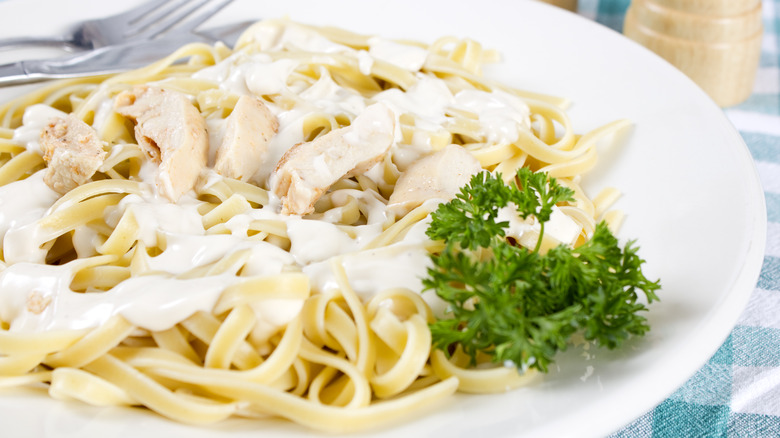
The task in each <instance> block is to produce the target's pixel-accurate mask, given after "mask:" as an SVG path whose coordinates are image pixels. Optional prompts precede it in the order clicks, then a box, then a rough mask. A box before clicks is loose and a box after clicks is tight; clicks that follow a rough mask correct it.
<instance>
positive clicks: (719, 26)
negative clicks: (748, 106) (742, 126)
mask: <svg viewBox="0 0 780 438" xmlns="http://www.w3.org/2000/svg"><path fill="white" fill-rule="evenodd" d="M623 33H624V34H625V35H626V36H627V37H629V38H631V39H633V40H634V41H637V42H638V43H640V44H642V45H643V46H645V47H647V48H648V49H650V50H652V51H653V52H655V53H657V54H658V55H660V56H661V57H663V58H664V59H666V60H667V61H669V62H670V63H672V64H673V65H675V66H676V67H677V68H679V69H680V70H681V71H682V72H683V73H685V74H686V75H688V77H690V78H691V79H693V81H694V82H696V83H697V84H698V85H699V86H700V87H701V88H702V89H704V91H705V92H707V94H709V95H710V97H712V99H713V100H714V101H715V102H716V103H717V104H718V105H720V106H721V107H726V106H731V105H736V104H738V103H740V102H742V101H744V100H745V99H747V98H748V97H749V96H750V94H751V92H752V90H753V82H754V81H755V77H756V70H757V69H758V62H759V58H760V55H761V37H762V34H763V25H762V22H761V0H632V2H631V6H630V7H629V9H628V11H627V12H626V19H625V23H624V26H623Z"/></svg>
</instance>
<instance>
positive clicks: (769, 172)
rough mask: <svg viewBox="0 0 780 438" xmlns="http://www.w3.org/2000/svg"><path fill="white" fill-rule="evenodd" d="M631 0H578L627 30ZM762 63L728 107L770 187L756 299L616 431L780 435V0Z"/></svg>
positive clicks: (766, 0)
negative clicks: (668, 389)
mask: <svg viewBox="0 0 780 438" xmlns="http://www.w3.org/2000/svg"><path fill="white" fill-rule="evenodd" d="M629 4H630V1H629V0H579V13H580V14H581V15H583V16H585V17H587V18H590V19H593V20H595V21H597V22H599V23H601V24H603V25H605V26H608V27H611V28H612V29H615V30H617V31H622V28H623V17H624V15H625V12H626V9H627V8H628V6H629ZM762 8H763V14H764V39H763V47H762V54H761V64H760V67H759V71H758V74H757V77H756V84H755V87H754V90H753V94H752V95H751V97H750V98H749V99H748V100H747V101H746V102H744V103H742V104H740V105H737V106H734V107H731V108H727V109H726V110H725V112H726V115H727V116H728V117H729V119H730V120H731V121H732V123H733V124H734V126H736V128H737V129H738V130H739V132H740V133H741V134H742V137H743V138H744V139H745V142H746V143H747V145H748V147H749V149H750V152H751V153H752V155H753V158H754V159H755V162H756V166H757V168H758V171H759V174H760V176H761V182H762V184H763V187H764V191H765V193H766V203H767V215H768V218H767V219H768V230H767V232H768V233H767V248H766V255H765V257H764V265H763V268H762V271H761V276H760V278H759V280H758V284H757V285H756V289H755V291H754V292H753V294H752V296H751V298H750V302H749V303H748V305H747V308H746V309H745V311H744V313H743V314H742V316H741V317H740V319H739V321H738V322H737V326H736V327H735V328H734V330H733V331H732V332H731V334H730V335H729V337H728V339H727V340H726V342H725V343H724V344H723V345H722V346H721V347H720V349H719V350H718V352H717V353H716V354H715V355H714V356H713V357H712V358H711V359H710V360H709V362H707V364H706V365H705V366H704V367H703V368H702V369H700V370H699V371H698V372H697V373H696V374H695V375H694V376H693V377H691V378H690V380H688V382H687V383H685V384H684V385H683V386H682V387H681V388H679V389H678V390H677V391H676V392H675V393H674V394H672V395H671V396H670V397H669V398H668V399H667V400H665V401H664V402H663V403H661V404H660V405H658V406H656V407H655V408H654V409H653V410H651V411H650V412H648V413H647V414H645V415H643V416H642V417H640V418H638V419H637V420H635V421H634V422H633V423H631V424H629V425H627V426H626V427H625V428H624V429H622V430H620V431H619V432H617V433H616V434H614V435H613V437H620V438H623V437H632V438H633V437H653V438H666V437H675V438H676V437H780V49H779V47H780V0H763V3H762Z"/></svg>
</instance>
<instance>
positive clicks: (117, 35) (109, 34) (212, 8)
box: [0, 0, 233, 51]
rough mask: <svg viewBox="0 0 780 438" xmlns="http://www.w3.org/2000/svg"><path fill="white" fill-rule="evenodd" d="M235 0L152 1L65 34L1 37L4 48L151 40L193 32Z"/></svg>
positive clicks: (89, 45) (90, 46)
mask: <svg viewBox="0 0 780 438" xmlns="http://www.w3.org/2000/svg"><path fill="white" fill-rule="evenodd" d="M232 1H233V0H149V1H147V2H145V3H143V4H141V5H139V6H137V7H135V8H132V9H129V10H127V11H124V12H120V13H118V14H116V15H112V16H110V17H105V18H98V19H93V20H85V21H82V22H81V23H77V24H75V25H74V26H73V27H72V28H71V29H70V30H69V31H68V33H67V34H65V35H59V36H51V37H46V36H44V37H15V38H0V49H7V48H14V47H23V46H46V47H59V48H63V49H66V50H71V51H78V50H92V49H96V48H99V47H105V46H108V45H113V44H122V43H128V42H133V41H141V40H148V39H152V38H155V37H158V36H161V35H164V34H166V33H168V32H169V31H176V32H191V31H192V30H194V29H195V28H196V27H198V26H199V25H200V24H201V23H203V22H204V21H206V20H207V19H208V18H210V17H211V16H212V15H214V14H215V13H217V12H218V11H220V10H221V9H222V8H224V7H225V6H227V5H228V4H229V3H230V2H232ZM196 12H197V13H196Z"/></svg>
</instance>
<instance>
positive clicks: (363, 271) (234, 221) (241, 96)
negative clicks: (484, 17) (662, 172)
mask: <svg viewBox="0 0 780 438" xmlns="http://www.w3.org/2000/svg"><path fill="white" fill-rule="evenodd" d="M495 59H496V56H495V53H494V52H492V51H490V50H485V49H483V48H482V47H481V45H480V44H479V43H477V42H475V41H471V40H461V39H455V38H442V39H440V40H438V41H436V42H434V43H433V44H431V45H429V46H425V45H422V44H417V43H402V42H393V41H389V40H385V39H381V38H377V37H366V36H362V35H356V34H352V33H349V32H346V31H342V30H338V29H332V28H316V27H312V26H306V25H303V24H298V23H293V22H289V21H286V20H267V21H264V22H261V23H258V24H256V25H255V26H253V27H252V28H250V29H249V30H247V31H246V33H245V34H244V35H243V36H242V37H241V39H240V40H239V42H238V43H237V45H236V47H235V48H234V49H229V48H227V47H225V46H224V45H221V44H217V45H215V46H207V45H203V44H192V45H188V46H185V47H182V48H181V49H180V50H178V51H177V52H176V53H173V54H171V55H170V56H169V57H167V58H166V59H164V60H161V61H160V62H157V63H155V64H153V65H150V66H148V67H146V68H143V69H140V70H136V71H131V72H127V73H122V74H117V75H114V76H110V77H98V78H87V79H78V80H66V81H60V82H57V83H54V84H52V85H49V86H46V87H43V88H41V89H40V90H38V91H35V92H33V93H31V94H29V95H27V96H24V97H22V98H19V99H17V100H14V101H11V102H9V103H6V104H5V105H3V106H2V107H0V209H2V212H1V213H0V242H2V252H0V257H1V259H0V260H1V261H0V324H2V326H1V327H0V328H1V330H0V386H9V385H11V386H13V385H28V384H46V385H48V388H49V394H50V395H51V396H52V397H55V398H58V399H76V400H80V401H82V402H85V403H89V404H93V405H98V406H111V405H141V406H145V407H147V408H149V409H151V410H153V411H156V412H158V413H159V414H161V415H164V416H166V417H169V418H171V419H174V420H176V421H181V422H185V423H192V424H202V423H211V422H216V421H220V420H223V419H225V418H228V417H230V416H249V417H263V416H268V415H273V416H280V417H284V418H287V419H290V420H292V421H295V422H298V423H300V424H303V425H305V426H307V427H311V428H314V429H318V430H324V431H332V432H346V431H353V430H361V429H366V428H370V427H379V426H381V425H385V424H390V423H392V422H394V421H397V420H398V419H399V418H405V417H408V416H411V415H415V413H416V412H418V411H421V410H423V408H425V407H427V406H430V405H432V404H434V402H435V401H436V400H438V399H441V398H443V397H446V396H448V395H450V394H452V393H453V392H455V391H457V390H460V391H464V392H500V391H506V390H507V389H510V388H513V387H517V386H521V385H525V384H528V382H529V381H531V380H533V379H534V376H533V374H532V373H531V372H530V371H529V372H526V373H525V374H519V373H518V371H517V370H516V369H515V368H514V367H503V366H498V367H492V368H491V367H485V366H481V367H477V368H469V367H468V361H467V360H465V357H463V356H462V355H461V354H460V353H459V352H456V353H455V354H454V355H453V356H452V358H449V359H448V358H447V357H446V356H445V355H444V354H443V353H442V352H441V351H435V350H432V348H431V333H430V330H429V329H428V323H429V322H432V321H433V320H434V318H436V317H437V316H440V315H441V314H442V308H441V302H439V301H438V300H437V297H436V296H435V294H433V293H432V292H430V291H425V292H423V291H422V285H421V277H422V276H424V275H425V273H426V268H427V267H428V266H429V255H430V254H431V253H433V252H436V251H437V250H439V249H441V244H440V243H438V242H433V241H430V240H429V239H427V238H426V237H425V234H424V231H425V228H426V226H427V224H428V221H429V217H430V213H431V212H432V211H433V210H434V209H435V208H436V205H437V203H438V202H440V201H441V199H438V200H437V199H431V200H424V199H418V200H414V199H412V200H401V201H399V200H398V199H396V197H398V198H401V197H402V195H403V193H400V192H401V191H402V190H401V189H400V187H401V185H402V184H404V182H403V181H404V180H405V178H408V177H409V175H412V174H413V173H414V170H413V169H414V168H415V166H416V163H419V162H421V160H422V159H423V158H425V157H430V156H433V155H434V154H438V153H440V152H441V153H444V152H446V151H451V150H452V149H451V147H452V146H451V145H456V147H457V148H458V150H459V151H461V152H457V151H455V152H452V153H462V151H466V153H467V154H468V156H470V157H473V158H468V160H473V161H474V162H475V163H478V167H479V169H485V170H488V171H493V172H500V173H501V174H502V175H505V176H506V177H507V178H509V177H511V175H513V174H514V173H515V171H516V170H517V169H518V168H520V167H523V166H526V167H530V168H531V169H533V170H535V171H536V170H541V171H545V172H549V173H550V174H551V176H554V177H556V178H558V179H559V181H560V182H561V183H562V184H563V185H565V186H567V187H570V188H572V189H573V190H574V191H575V200H574V201H573V202H570V203H568V204H567V205H565V206H561V207H560V209H559V211H560V213H561V214H560V217H559V219H557V220H560V221H562V223H565V224H568V225H571V226H573V227H574V228H575V229H576V233H575V234H574V235H573V236H570V237H568V239H569V240H570V241H571V242H570V243H571V244H578V243H581V242H583V241H584V240H585V239H587V238H588V236H589V234H590V233H592V231H593V229H594V226H595V223H596V222H598V221H599V220H602V219H609V220H610V221H612V222H613V225H615V226H617V223H618V222H619V219H620V215H619V213H618V212H614V211H611V210H610V206H611V205H612V203H613V202H614V201H615V199H616V198H617V197H618V196H619V194H618V192H617V191H616V190H614V189H608V190H606V191H604V192H603V193H601V194H598V195H597V196H596V197H594V198H592V199H591V198H590V197H588V196H587V195H586V194H585V192H584V191H583V190H582V188H581V187H580V186H579V182H580V178H581V175H583V174H584V173H586V172H587V171H588V170H589V169H590V168H592V167H593V165H594V163H595V161H596V159H597V152H596V145H597V143H598V142H599V141H600V140H601V139H604V138H607V137H609V136H610V135H611V134H612V133H613V132H615V131H616V130H618V129H621V128H622V127H623V126H625V124H626V122H624V121H618V122H613V123H610V124H608V125H606V126H604V127H602V128H599V129H596V130H594V131H592V132H589V133H586V134H584V135H579V134H576V133H574V132H573V130H572V127H571V123H570V122H569V118H568V116H567V114H566V113H565V107H566V104H567V102H566V101H565V100H562V99H558V98H553V97H549V96H543V95H539V94H533V93H528V92H523V91H520V90H516V89H512V88H510V87H507V86H505V85H502V84H498V83H494V82H491V81H490V80H488V79H486V78H484V77H482V76H481V66H482V65H483V64H484V63H485V62H491V61H494V60H495ZM160 90H162V91H160ZM154 93H158V94H159V95H160V96H165V97H161V98H160V99H170V100H171V101H175V102H174V103H171V104H170V105H171V106H170V107H165V110H164V111H163V110H156V109H154V108H157V107H156V106H155V105H152V106H151V107H150V108H151V109H149V108H141V106H142V105H143V104H144V102H145V101H146V99H153V98H155V97H154V96H155V95H154ZM171 96H174V97H177V96H183V100H176V99H174V98H172V97H171ZM246 96H253V97H254V99H255V100H254V101H248V100H246V99H245V97H246ZM258 101H259V102H258ZM160 102H162V101H160ZM166 102H167V101H166ZM159 105H163V104H162V103H159ZM166 105H168V103H166ZM178 108H188V109H186V110H184V111H185V112H183V113H182V114H179V115H177V116H176V117H179V118H176V117H173V116H171V114H173V113H175V112H176V111H179V110H178ZM154 111H158V112H160V113H161V114H153V115H150V113H151V112H154ZM186 111H194V116H192V114H190V113H187V112H186ZM244 111H246V113H244ZM264 111H267V112H264ZM234 113H235V114H239V113H241V114H246V117H249V115H251V114H257V117H259V118H257V119H253V120H252V122H251V123H250V125H251V126H244V125H241V121H240V120H238V119H239V117H238V116H235V117H233V118H231V115H232V114H234ZM67 114H69V115H71V116H73V117H75V120H76V122H73V123H74V124H73V125H68V126H67V127H66V128H65V129H66V131H67V132H68V133H69V134H67V135H70V133H73V132H75V130H76V129H77V126H81V125H80V124H79V123H84V125H85V126H86V127H87V128H84V129H89V130H90V131H88V132H93V131H94V135H93V134H76V133H74V134H73V135H74V136H76V137H77V138H78V141H77V142H75V143H74V145H72V146H68V147H70V148H72V149H68V150H65V151H64V152H63V150H61V149H56V148H57V147H65V146H56V147H55V146H52V145H51V144H50V143H47V142H50V141H51V140H47V139H46V138H45V137H46V136H47V135H55V136H56V135H59V134H57V132H58V131H57V129H58V128H57V125H56V123H55V122H52V120H68V119H67V118H66V115H67ZM176 114H178V113H176ZM269 114H270V115H269ZM388 114H389V116H388ZM168 116H171V120H174V123H175V124H178V123H182V124H184V121H186V120H187V119H186V118H187V117H194V118H195V119H196V120H197V121H199V122H198V123H204V124H205V127H206V128H207V131H204V132H207V134H206V136H207V138H205V139H203V138H197V137H195V138H189V137H186V135H189V134H188V133H189V132H190V131H191V130H194V129H195V128H192V127H191V126H190V125H186V126H184V125H182V126H178V125H175V126H167V127H164V129H161V130H160V132H151V133H147V132H145V131H144V129H147V128H148V127H149V126H151V124H153V123H155V122H149V120H150V119H153V120H161V119H162V118H165V117H168ZM69 117H70V116H69ZM77 122H78V123H77ZM62 123H65V122H62ZM262 123H266V124H267V128H265V129H267V130H270V131H272V132H270V134H269V132H262V133H261V136H263V139H264V140H262V141H261V140H257V141H259V142H261V143H262V144H259V145H257V146H256V147H255V149H252V150H251V151H248V152H247V151H244V152H245V153H252V154H259V155H248V156H241V155H240V153H244V152H241V150H239V149H234V150H229V149H228V146H224V145H225V144H227V141H228V140H226V139H229V138H232V137H231V136H236V137H240V136H241V135H244V140H243V141H248V140H246V136H247V135H248V134H246V132H250V133H251V132H254V131H251V130H252V129H259V128H258V126H260V125H261V124H262ZM361 126H365V127H364V128H363V127H361ZM386 128H387V129H386ZM79 129H81V128H79ZM148 129H151V128H148ZM92 130H93V131H92ZM242 130H247V131H246V132H245V131H242ZM49 131H51V132H52V133H49ZM55 131H57V132H55ZM185 131H186V132H185ZM252 135H254V136H253V137H252V138H253V139H259V138H260V137H258V136H257V135H256V134H252ZM93 137H94V139H96V141H97V143H96V144H97V145H98V146H97V149H95V150H93V151H92V152H93V155H95V154H97V155H104V157H103V158H102V159H100V160H99V162H98V163H96V164H95V165H94V166H93V168H92V169H91V170H89V171H87V170H83V169H85V168H86V166H87V160H86V158H83V157H86V155H85V154H87V152H84V148H87V147H88V146H87V143H88V141H89V140H90V139H93ZM266 137H267V138H266ZM356 137H357V138H360V139H361V141H363V142H364V143H377V144H379V143H382V142H385V143H386V146H385V148H384V150H380V152H379V153H378V154H375V155H376V157H369V158H368V159H367V160H368V165H364V162H363V161H361V160H366V159H365V158H360V159H358V158H355V159H354V160H355V163H352V164H350V165H349V166H347V168H345V169H344V171H343V172H340V173H338V174H336V175H329V172H330V171H331V170H330V169H332V168H333V166H334V165H330V168H328V166H325V167H326V168H325V169H324V170H323V169H322V166H323V165H324V164H323V162H324V161H323V162H319V161H317V160H331V159H332V163H336V164H337V165H339V166H341V165H342V161H341V160H344V158H343V157H341V158H339V157H337V158H332V157H330V156H327V157H325V156H324V155H320V156H317V157H319V158H314V159H312V160H310V161H305V159H304V158H301V155H302V154H305V153H306V152H307V150H306V149H305V148H307V147H308V148H316V147H327V149H326V150H327V151H330V152H328V153H329V154H332V155H339V154H341V155H344V156H347V155H349V154H352V153H354V154H361V153H367V152H366V151H365V148H363V149H355V150H353V149H350V147H351V143H350V142H351V141H352V140H350V139H352V138H356ZM58 138H59V137H58ZM170 139H173V143H172V145H173V146H166V145H165V144H163V142H164V141H167V140H170ZM388 139H389V140H390V141H389V143H387V140H388ZM263 142H264V143H263ZM203 144H205V145H206V149H205V150H202V153H203V154H204V158H203V160H204V162H205V163H206V165H205V166H203V167H195V169H194V171H193V172H194V173H193V177H192V180H191V181H189V182H188V181H186V178H185V176H184V174H185V171H189V170H187V169H189V167H191V166H195V164H192V163H193V162H194V161H195V158H194V157H195V156H196V155H197V154H198V153H201V152H191V151H190V152H187V151H184V152H180V151H183V150H184V148H185V147H192V148H193V149H192V150H193V151H198V150H200V149H196V148H197V147H201V146H202V145H203ZM220 144H222V145H223V146H219V145H220ZM383 144H384V143H383ZM322 145H325V146H322ZM237 147H238V146H237ZM340 147H341V148H343V150H341V149H338V148H340ZM166 148H167V149H166ZM223 148H224V150H223ZM334 151H335V152H334ZM58 154H60V155H58ZM78 154H82V155H78ZM177 154H178V155H177ZM231 154H232V155H231ZM296 154H297V155H296ZM73 155H78V156H77V158H72V157H73ZM79 157H82V158H83V159H82V158H79ZM323 157H325V158H323ZM57 160H64V161H62V162H65V163H68V164H67V165H62V167H57V166H59V164H57V163H59V162H58V161H57ZM68 160H70V161H68ZM296 160H297V161H296ZM468 160H467V161H468ZM358 161H360V163H357V162H358ZM300 162H304V164H300ZM324 163H325V164H328V163H329V162H324ZM188 166H189V167H188ZM252 166H254V167H252ZM296 166H297V167H296ZM306 166H308V167H306ZM361 166H362V167H363V168H361V169H360V170H359V171H356V170H355V169H357V168H359V167H361ZM74 168H78V171H76V170H74ZM222 169H224V171H223V170H222ZM312 169H313V170H312ZM82 170H83V171H84V172H86V176H84V175H82V173H83V172H81V171H82ZM451 170H452V169H451ZM285 172H289V174H287V173H285ZM307 172H308V173H307ZM334 172H335V171H334ZM452 172H456V170H452ZM331 177H332V181H331V180H328V181H327V182H323V183H318V182H313V181H315V180H316V181H319V180H318V179H317V178H320V179H323V180H324V179H327V178H331ZM435 177H437V178H443V179H446V178H449V177H450V176H449V174H447V172H444V174H442V175H436V176H435ZM58 178H59V179H58ZM284 178H289V181H290V182H289V184H290V189H289V191H285V190H283V189H279V188H280V187H282V186H283V185H284V184H285V182H284V181H285V180H284ZM55 179H56V180H57V181H60V182H62V183H63V184H65V183H69V184H70V183H73V182H74V181H75V184H74V185H75V186H74V187H73V188H70V189H67V190H58V189H57V187H60V186H56V184H55V183H54V182H52V181H53V180H55ZM177 184H184V185H185V189H184V190H182V191H181V193H178V194H177V193H175V191H176V185H177ZM187 184H189V185H187ZM296 184H297V185H296ZM307 184H308V185H307ZM304 189H305V190H304ZM311 193H315V195H311ZM452 195H453V193H450V194H449V196H452ZM434 197H435V196H434ZM301 199H302V200H301ZM299 204H300V205H299ZM299 208H303V210H299ZM568 225H567V226H568ZM564 228H565V227H564ZM551 229H554V227H553V226H551ZM562 233H563V232H562ZM547 234H550V237H549V238H548V239H556V238H558V239H559V240H566V239H567V238H565V237H556V235H555V232H554V231H550V232H549V233H546V234H545V236H547ZM552 243H553V242H550V243H549V244H552Z"/></svg>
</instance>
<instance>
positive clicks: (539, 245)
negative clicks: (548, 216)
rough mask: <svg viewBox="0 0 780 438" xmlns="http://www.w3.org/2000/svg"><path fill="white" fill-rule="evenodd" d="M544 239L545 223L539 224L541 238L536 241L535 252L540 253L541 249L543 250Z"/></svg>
mask: <svg viewBox="0 0 780 438" xmlns="http://www.w3.org/2000/svg"><path fill="white" fill-rule="evenodd" d="M543 238H544V222H541V221H540V223H539V238H538V239H536V247H534V252H535V253H538V252H539V250H540V249H542V239H543Z"/></svg>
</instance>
